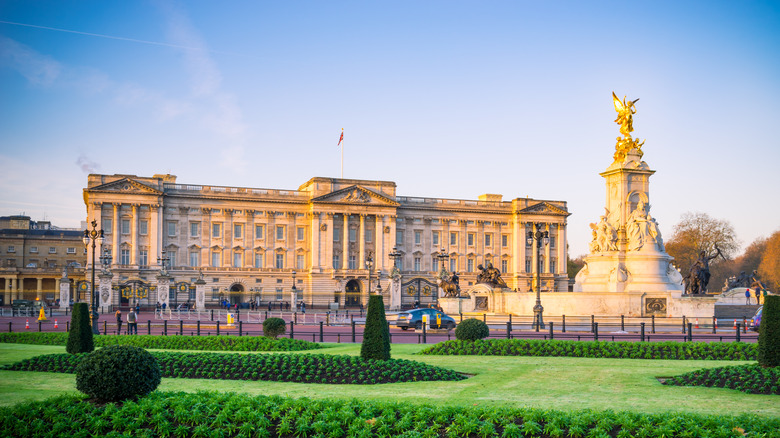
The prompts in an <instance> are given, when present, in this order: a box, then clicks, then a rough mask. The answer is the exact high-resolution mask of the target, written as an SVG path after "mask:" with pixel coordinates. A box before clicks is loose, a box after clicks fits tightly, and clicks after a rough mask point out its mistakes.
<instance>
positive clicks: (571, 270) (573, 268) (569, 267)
mask: <svg viewBox="0 0 780 438" xmlns="http://www.w3.org/2000/svg"><path fill="white" fill-rule="evenodd" d="M583 266H585V256H582V255H581V256H578V257H577V258H573V259H572V258H568V257H567V259H566V272H567V273H568V274H569V278H570V279H572V278H574V277H576V276H577V273H578V272H580V269H582V267H583Z"/></svg>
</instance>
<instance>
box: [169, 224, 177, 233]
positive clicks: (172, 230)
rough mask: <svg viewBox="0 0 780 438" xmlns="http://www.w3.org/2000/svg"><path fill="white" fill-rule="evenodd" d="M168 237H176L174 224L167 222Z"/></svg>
mask: <svg viewBox="0 0 780 438" xmlns="http://www.w3.org/2000/svg"><path fill="white" fill-rule="evenodd" d="M168 235H169V236H175V235H176V222H168Z"/></svg>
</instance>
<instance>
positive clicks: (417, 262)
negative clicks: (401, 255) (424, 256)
mask: <svg viewBox="0 0 780 438" xmlns="http://www.w3.org/2000/svg"><path fill="white" fill-rule="evenodd" d="M414 270H415V271H418V272H419V271H422V260H421V259H420V257H415V258H414Z"/></svg>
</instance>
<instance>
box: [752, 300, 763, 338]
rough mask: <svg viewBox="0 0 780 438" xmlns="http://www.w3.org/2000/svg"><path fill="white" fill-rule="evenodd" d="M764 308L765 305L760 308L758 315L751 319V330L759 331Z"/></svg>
mask: <svg viewBox="0 0 780 438" xmlns="http://www.w3.org/2000/svg"><path fill="white" fill-rule="evenodd" d="M762 310H764V306H761V307H759V308H758V311H756V315H755V316H754V317H753V318H752V319H751V320H750V330H753V331H754V332H757V331H758V327H759V326H760V325H761V311H762Z"/></svg>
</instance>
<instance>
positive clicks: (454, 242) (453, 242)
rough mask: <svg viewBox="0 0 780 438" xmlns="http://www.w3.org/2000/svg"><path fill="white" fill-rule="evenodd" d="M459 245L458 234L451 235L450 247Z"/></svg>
mask: <svg viewBox="0 0 780 438" xmlns="http://www.w3.org/2000/svg"><path fill="white" fill-rule="evenodd" d="M457 244H458V233H450V245H453V246H454V245H457Z"/></svg>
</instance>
